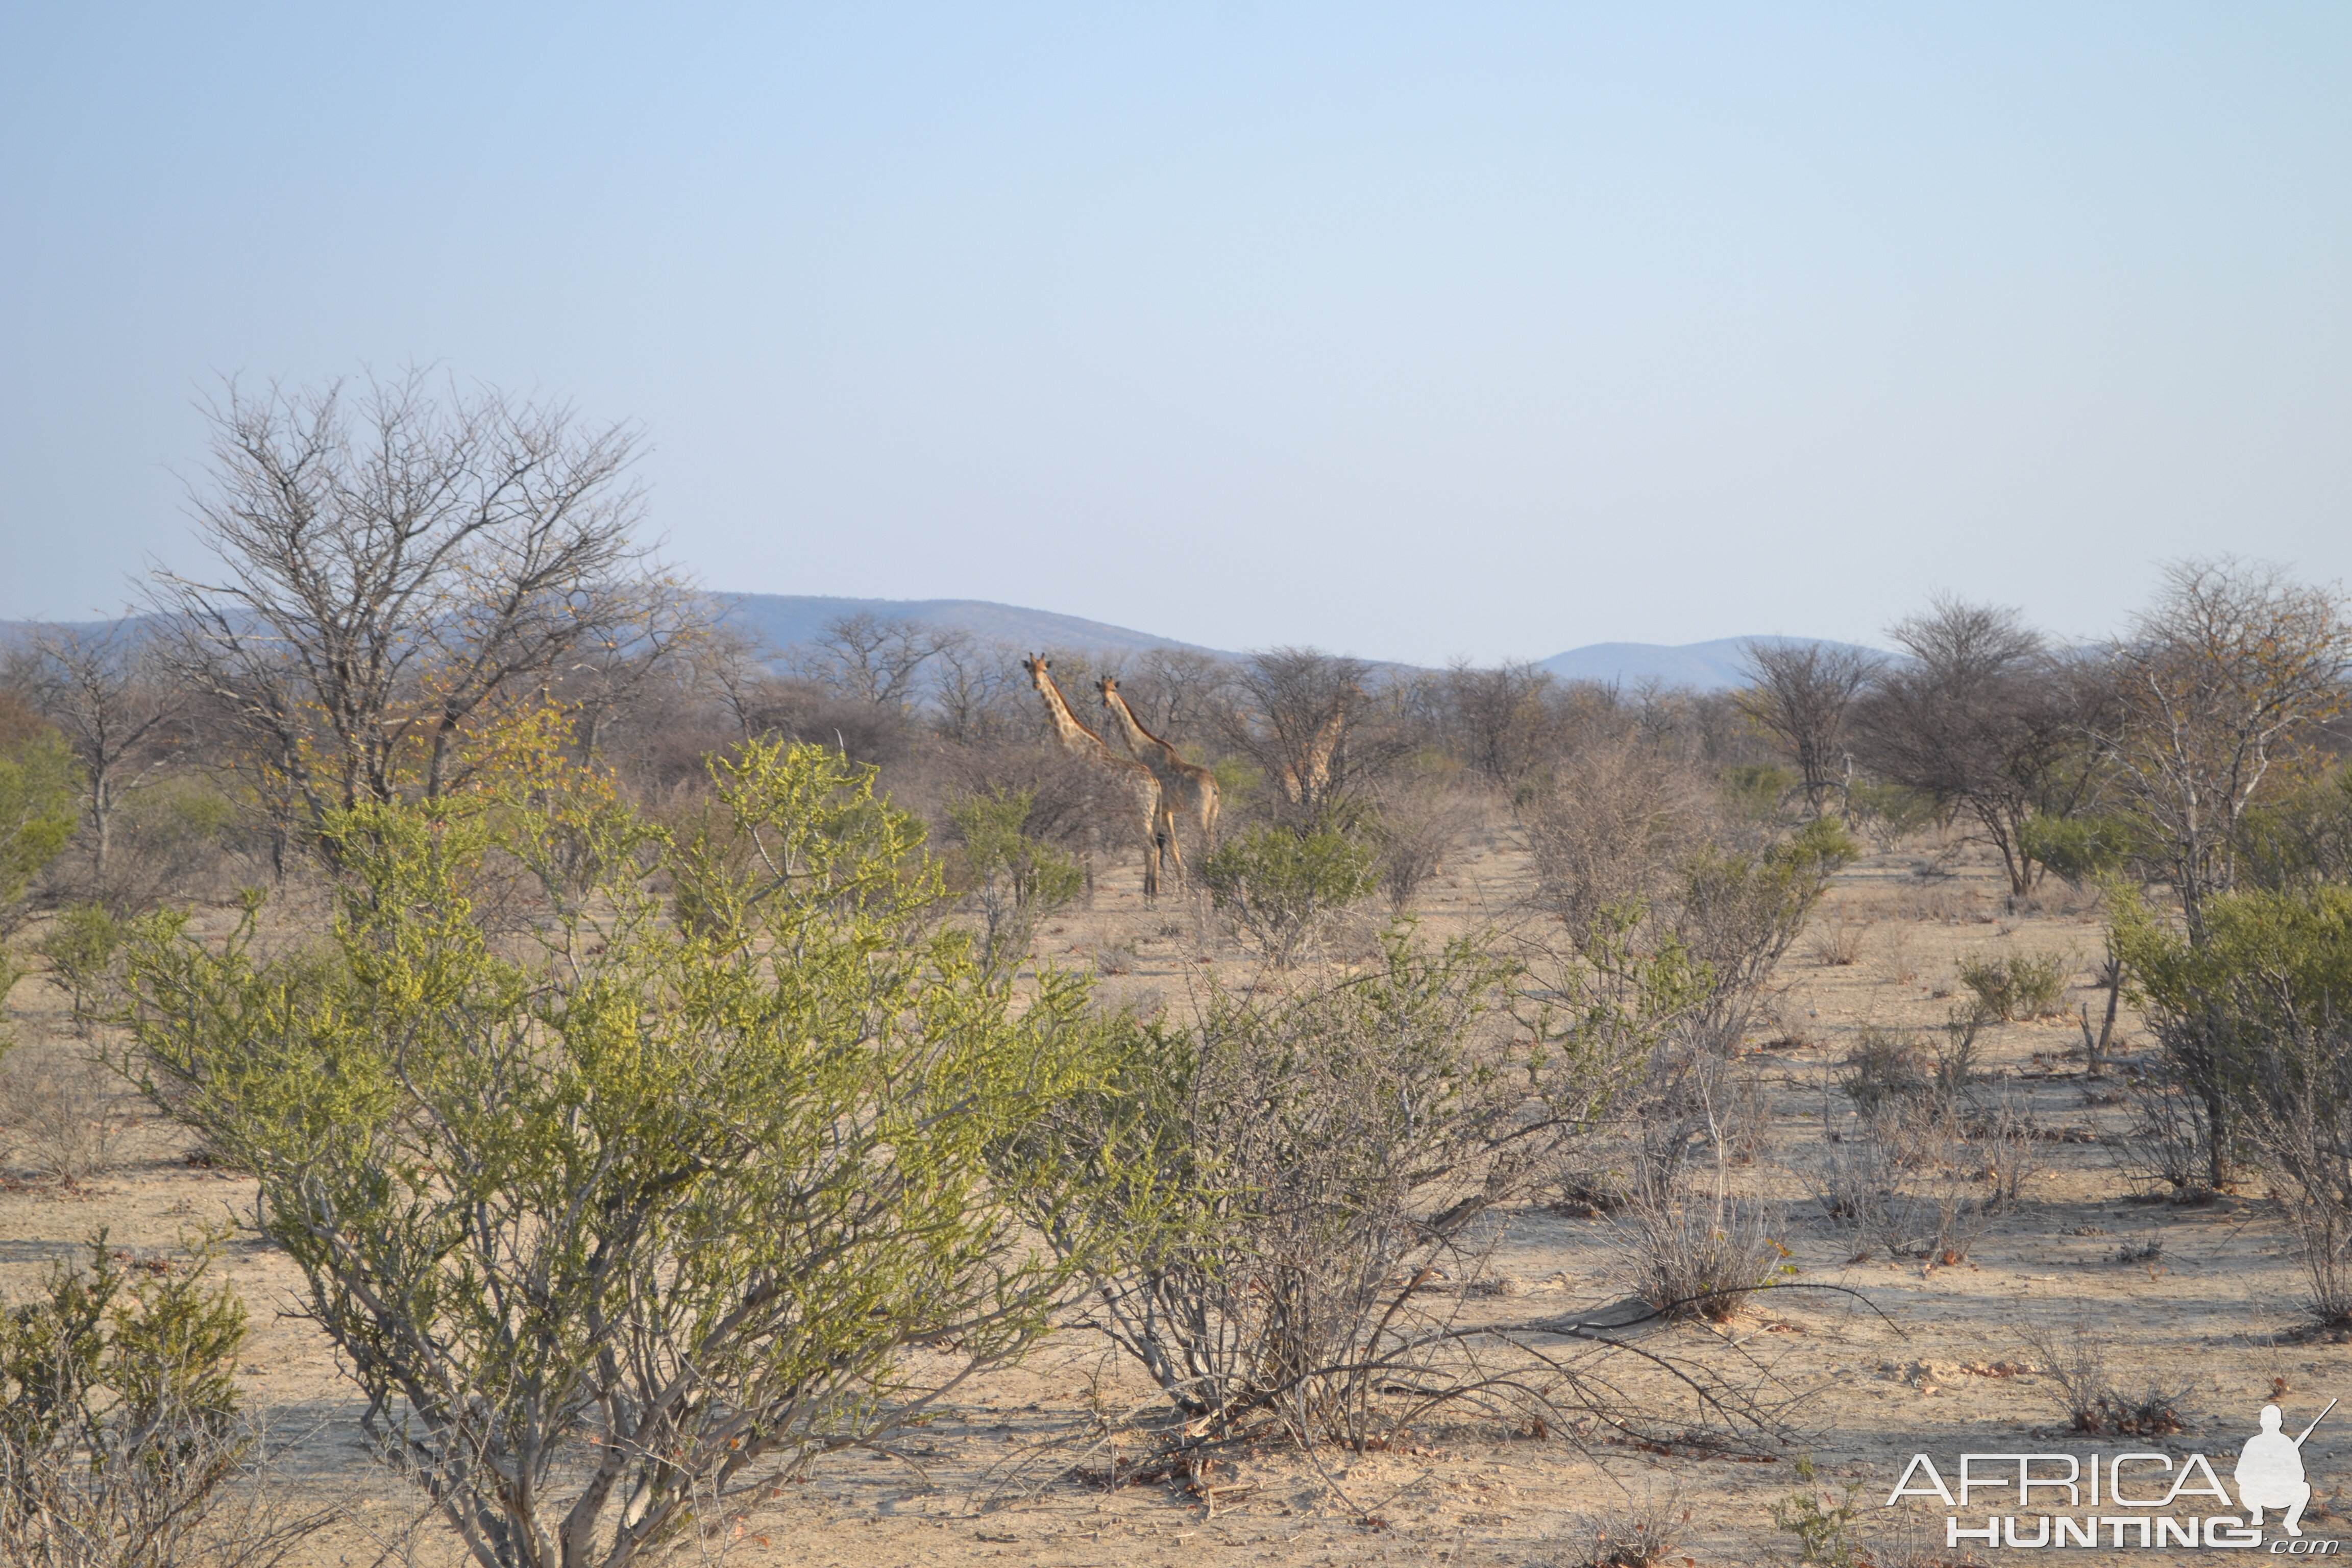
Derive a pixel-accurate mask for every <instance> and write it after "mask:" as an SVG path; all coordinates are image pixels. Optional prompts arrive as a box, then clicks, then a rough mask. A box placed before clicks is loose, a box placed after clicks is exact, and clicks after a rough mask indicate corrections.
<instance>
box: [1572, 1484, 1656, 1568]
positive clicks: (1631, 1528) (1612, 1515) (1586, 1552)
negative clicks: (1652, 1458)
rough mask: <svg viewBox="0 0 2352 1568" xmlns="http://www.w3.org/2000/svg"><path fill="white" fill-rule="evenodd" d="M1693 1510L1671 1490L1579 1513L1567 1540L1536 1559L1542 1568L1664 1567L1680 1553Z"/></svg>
mask: <svg viewBox="0 0 2352 1568" xmlns="http://www.w3.org/2000/svg"><path fill="white" fill-rule="evenodd" d="M1693 1511H1694V1510H1692V1509H1691V1507H1690V1505H1688V1504H1687V1503H1685V1502H1684V1501H1683V1500H1682V1496H1681V1494H1680V1493H1679V1492H1676V1491H1668V1492H1666V1493H1664V1495H1663V1496H1652V1497H1648V1498H1629V1499H1627V1500H1625V1501H1624V1502H1623V1503H1622V1504H1620V1505H1619V1506H1618V1507H1616V1508H1612V1509H1603V1510H1596V1511H1594V1512H1591V1513H1580V1514H1579V1515H1577V1517H1576V1521H1575V1523H1574V1524H1572V1525H1571V1526H1570V1529H1569V1532H1568V1536H1567V1538H1566V1539H1565V1540H1564V1541H1561V1542H1558V1543H1557V1546H1556V1549H1555V1550H1554V1551H1553V1552H1551V1553H1549V1555H1547V1556H1545V1557H1542V1558H1539V1559H1538V1560H1537V1562H1538V1568H1666V1564H1668V1563H1673V1562H1675V1559H1676V1558H1677V1557H1679V1556H1680V1555H1681V1553H1680V1551H1679V1548H1680V1546H1681V1544H1682V1539H1683V1532H1684V1531H1685V1530H1687V1529H1688V1528H1689V1527H1690V1522H1691V1518H1692V1514H1693ZM1682 1560H1683V1561H1684V1562H1688V1561H1689V1559H1688V1558H1683V1559H1682Z"/></svg>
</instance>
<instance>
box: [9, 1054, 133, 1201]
mask: <svg viewBox="0 0 2352 1568" xmlns="http://www.w3.org/2000/svg"><path fill="white" fill-rule="evenodd" d="M129 1104H130V1102H129V1100H128V1097H127V1096H126V1095H125V1094H124V1093H123V1092H122V1086H121V1082H120V1081H119V1080H118V1079H116V1078H115V1076H114V1075H113V1074H112V1073H111V1072H110V1071H108V1070H107V1069H106V1068H102V1067H100V1066H99V1065H98V1064H96V1063H94V1062H89V1061H86V1060H84V1059H82V1058H79V1057H68V1056H62V1055H58V1056H52V1057H51V1058H49V1059H47V1060H46V1061H42V1062H38V1063H36V1062H33V1061H30V1060H27V1059H26V1058H24V1057H22V1056H19V1057H17V1058H16V1059H15V1060H14V1061H12V1062H11V1063H10V1064H9V1066H8V1068H7V1069H6V1071H5V1074H0V1132H5V1134H6V1140H7V1142H8V1143H9V1144H10V1145H11V1147H12V1148H13V1150H14V1151H15V1152H16V1153H18V1154H21V1155H23V1156H24V1157H25V1159H26V1163H28V1164H29V1165H30V1166H31V1167H32V1169H33V1170H35V1171H36V1172H37V1173H39V1174H41V1175H42V1176H44V1177H46V1178H47V1179H48V1180H50V1181H52V1182H56V1183H58V1184H60V1185H63V1186H68V1187H78V1186H82V1185H84V1184H88V1183H89V1182H92V1181H95V1180H97V1179H98V1178H99V1177H100V1176H102V1175H104V1174H106V1173H107V1172H109V1171H110V1170H112V1169H113V1168H114V1163H115V1153H116V1150H117V1149H118V1147H119V1146H120V1144H121V1141H122V1137H123V1135H124V1134H125V1133H126V1132H128V1131H130V1128H131V1115H130V1113H129Z"/></svg>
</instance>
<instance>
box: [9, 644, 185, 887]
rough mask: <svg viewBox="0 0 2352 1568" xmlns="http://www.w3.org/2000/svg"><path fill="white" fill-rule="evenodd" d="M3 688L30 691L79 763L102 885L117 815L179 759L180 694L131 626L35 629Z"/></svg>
mask: <svg viewBox="0 0 2352 1568" xmlns="http://www.w3.org/2000/svg"><path fill="white" fill-rule="evenodd" d="M9 663H10V665H11V666H12V668H11V670H10V672H9V677H8V684H9V685H10V686H12V687H15V688H16V689H18V690H20V691H25V692H28V693H30V694H31V696H32V700H33V702H34V704H35V706H36V707H37V708H38V709H39V710H40V714H41V717H43V718H44V719H47V721H49V722H50V723H52V724H54V725H56V726H57V727H58V731H59V733H61V734H63V735H64V736H65V738H66V741H67V742H68V744H70V745H71V746H72V747H73V749H74V754H75V755H76V756H77V757H79V758H80V760H81V766H82V781H83V789H84V791H85V795H84V799H83V803H82V805H83V812H84V815H85V816H87V817H88V819H89V844H90V855H91V858H92V860H93V862H94V865H95V870H96V873H97V876H98V879H99V880H100V882H101V883H102V882H103V881H104V880H105V879H106V874H107V861H108V858H109V857H110V852H111V850H112V848H113V843H114V818H115V813H116V811H117V809H118V808H119V807H120V806H121V805H122V803H123V801H124V800H125V799H127V798H128V797H129V796H130V795H131V794H133V793H134V792H135V791H137V790H140V789H142V788H143V787H145V786H146V785H148V784H152V783H153V782H154V781H155V780H156V779H157V778H159V777H161V776H162V775H163V771H164V770H165V769H166V768H168V767H169V766H170V765H171V763H172V762H173V759H174V757H175V756H176V754H177V752H178V747H177V746H176V745H175V744H174V742H176V741H178V740H179V739H180V736H179V734H178V732H177V731H178V728H179V725H180V721H181V719H182V716H183V714H184V710H185V703H184V696H183V693H182V690H181V689H180V688H179V687H178V686H177V685H176V684H175V683H174V682H173V681H172V680H170V679H167V678H166V675H165V672H163V670H161V669H160V668H157V664H156V660H155V658H154V657H153V652H152V648H151V647H149V644H148V641H147V638H146V637H145V636H144V634H143V633H142V629H141V628H140V627H139V626H137V624H136V623H135V622H131V621H114V622H110V623H107V624H105V625H103V626H100V627H98V628H96V629H90V630H82V629H77V628H74V627H69V626H43V627H39V628H37V630H36V631H35V632H34V633H33V635H32V637H30V638H29V639H28V640H27V641H26V644H25V645H24V646H23V647H20V648H18V649H16V650H15V651H14V652H13V653H12V654H11V655H10V657H9Z"/></svg>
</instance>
